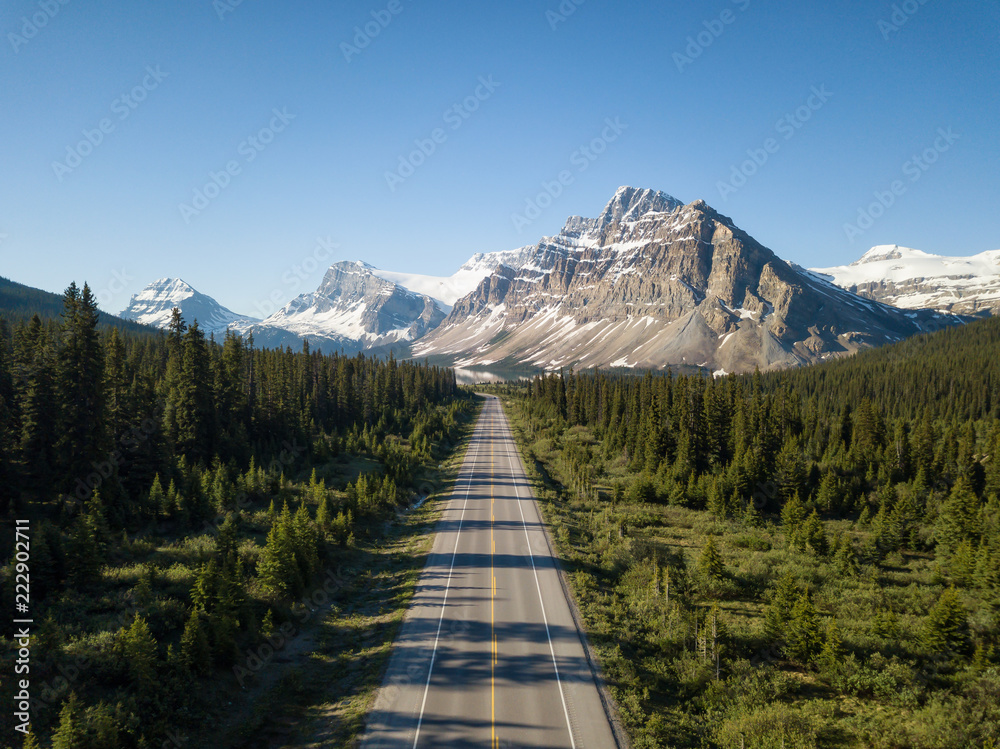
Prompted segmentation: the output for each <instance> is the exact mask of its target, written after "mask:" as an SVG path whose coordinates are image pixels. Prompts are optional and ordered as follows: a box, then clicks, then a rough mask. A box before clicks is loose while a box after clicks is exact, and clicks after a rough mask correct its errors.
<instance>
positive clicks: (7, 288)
mask: <svg viewBox="0 0 1000 749" xmlns="http://www.w3.org/2000/svg"><path fill="white" fill-rule="evenodd" d="M62 311H63V298H62V295H61V294H53V293H52V292H50V291H43V290H42V289H36V288H34V287H32V286H25V285H24V284H20V283H17V282H16V281H11V280H10V279H8V278H3V277H0V317H4V318H7V319H8V320H22V319H29V318H31V316H32V315H36V314H37V315H38V316H39V317H41V318H43V319H44V318H53V317H59V316H60V315H61V314H62ZM97 324H98V325H99V326H100V327H102V328H106V327H111V326H114V327H118V328H121V329H122V330H127V331H130V332H133V333H152V332H154V329H153V328H150V327H147V326H145V325H140V324H138V323H135V322H131V321H126V320H122V319H121V318H119V317H115V316H114V315H109V314H108V313H107V312H98V322H97Z"/></svg>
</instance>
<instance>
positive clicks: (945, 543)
mask: <svg viewBox="0 0 1000 749" xmlns="http://www.w3.org/2000/svg"><path fill="white" fill-rule="evenodd" d="M978 517H979V501H978V500H977V499H976V495H975V493H974V492H973V491H972V486H971V485H970V484H969V480H968V479H967V478H966V477H964V476H963V477H961V478H959V480H958V481H957V482H956V483H955V486H953V487H952V489H951V493H950V494H949V495H948V500H947V501H946V502H945V503H944V506H943V507H942V508H941V514H940V515H939V516H938V521H937V526H936V527H935V537H936V539H937V542H938V546H939V547H940V549H941V552H942V553H943V554H944V555H946V556H948V555H951V554H953V553H954V552H955V550H956V549H957V548H958V547H959V545H960V544H961V543H962V541H964V540H966V539H970V538H972V537H973V534H974V533H975V523H976V521H977V520H978Z"/></svg>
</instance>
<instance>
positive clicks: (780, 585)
mask: <svg viewBox="0 0 1000 749" xmlns="http://www.w3.org/2000/svg"><path fill="white" fill-rule="evenodd" d="M797 597H798V586H797V585H796V584H795V578H793V577H792V576H791V575H789V574H786V575H785V576H783V577H782V578H780V579H779V580H778V582H777V584H776V585H775V586H774V588H772V589H771V591H770V599H771V600H770V602H769V603H768V605H767V607H766V608H765V609H764V634H765V636H766V637H767V638H768V640H770V641H771V642H778V643H780V642H784V641H785V623H786V622H787V621H788V617H789V615H790V613H791V611H792V606H793V605H794V604H795V600H796V598H797Z"/></svg>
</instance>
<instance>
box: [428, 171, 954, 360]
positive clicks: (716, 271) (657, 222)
mask: <svg viewBox="0 0 1000 749" xmlns="http://www.w3.org/2000/svg"><path fill="white" fill-rule="evenodd" d="M951 322H955V321H954V320H948V319H947V317H946V316H940V315H935V314H934V313H912V312H911V313H903V312H902V311H900V310H895V309H892V308H890V307H886V306H884V305H880V304H876V303H874V302H871V301H868V300H865V299H860V298H859V297H857V296H855V295H854V294H850V293H848V292H846V291H843V290H842V289H839V288H837V287H836V286H834V285H833V284H830V283H827V282H826V281H825V280H823V279H821V278H819V277H818V276H816V275H814V274H811V273H808V272H806V271H803V270H802V269H798V268H795V267H793V266H791V265H789V264H788V263H787V262H785V261H784V260H782V259H781V258H780V257H778V256H777V255H775V254H774V253H773V252H772V251H771V250H769V249H768V248H766V247H764V246H763V245H761V244H760V243H759V242H757V241H756V240H754V239H753V237H751V236H750V235H749V234H747V233H746V232H745V231H743V230H741V229H739V228H738V227H736V226H735V225H734V224H733V222H732V221H731V220H730V219H728V218H727V217H725V216H722V215H720V214H718V213H717V212H716V211H715V210H713V209H712V208H711V207H710V206H709V205H707V204H706V203H705V202H704V201H701V200H696V201H694V202H692V203H690V204H688V205H683V204H682V203H681V202H680V201H678V200H676V199H675V198H673V197H671V196H669V195H667V194H666V193H663V192H659V191H655V190H642V189H637V188H632V187H622V188H619V189H618V191H617V192H616V193H615V195H614V196H613V197H612V199H611V201H610V202H609V203H608V204H607V205H606V206H605V208H604V210H603V211H602V212H601V214H600V216H599V217H598V218H596V219H587V218H581V217H570V219H569V220H568V221H567V222H566V226H565V227H564V229H563V231H562V232H561V233H560V234H559V235H557V236H555V237H546V238H543V239H542V240H541V241H540V242H539V243H538V244H537V245H536V246H535V247H534V248H533V250H532V253H531V255H530V257H528V258H527V259H525V261H524V262H522V264H521V266H520V267H519V268H517V269H512V268H508V267H505V266H499V267H498V268H497V269H496V270H495V271H494V272H493V274H492V275H491V276H489V277H487V278H486V279H484V280H483V281H482V282H481V283H480V284H479V286H478V288H477V289H476V290H475V291H474V292H472V293H471V294H469V295H467V296H466V297H463V298H462V299H460V300H458V301H457V302H456V304H455V306H454V308H453V309H452V311H451V314H450V315H449V316H448V317H447V318H446V319H445V320H444V322H443V323H442V324H441V326H439V327H438V328H437V329H435V330H434V331H432V332H431V333H430V334H429V335H428V336H427V337H425V338H423V339H422V340H420V341H418V342H417V343H416V345H415V353H416V354H417V355H419V356H424V355H431V354H440V355H446V356H451V357H454V359H455V361H456V362H458V363H459V364H460V365H475V364H482V365H485V364H490V363H493V362H496V361H505V362H510V363H518V364H520V363H523V364H532V365H535V366H540V367H543V368H546V369H553V368H558V367H562V366H579V367H601V366H612V367H656V368H664V367H667V366H669V365H671V364H678V365H680V364H688V365H692V366H698V367H706V368H709V369H711V371H726V372H735V371H752V370H753V368H754V367H756V366H759V367H760V368H761V369H774V368H781V367H788V366H796V365H799V364H803V363H807V362H811V361H816V360H819V359H823V358H826V357H829V356H841V355H845V354H848V353H851V352H853V351H856V350H858V349H859V348H863V347H865V346H871V345H878V344H881V343H886V342H889V341H893V340H898V339H899V338H902V337H905V336H907V335H912V334H914V333H917V332H920V331H922V330H929V329H933V328H934V327H935V326H940V325H944V324H950V323H951Z"/></svg>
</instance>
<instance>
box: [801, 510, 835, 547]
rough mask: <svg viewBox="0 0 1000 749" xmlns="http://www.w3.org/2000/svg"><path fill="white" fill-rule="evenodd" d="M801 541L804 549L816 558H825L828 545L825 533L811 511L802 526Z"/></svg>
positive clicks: (815, 515) (821, 523)
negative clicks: (803, 543)
mask: <svg viewBox="0 0 1000 749" xmlns="http://www.w3.org/2000/svg"><path fill="white" fill-rule="evenodd" d="M802 539H803V541H804V542H805V545H806V548H808V549H809V550H810V551H812V553H813V554H816V555H817V556H826V553H827V551H829V543H828V542H827V539H826V532H825V531H824V530H823V522H822V521H821V520H820V519H819V515H817V514H816V511H815V510H813V511H812V513H811V514H810V515H809V517H808V519H807V520H806V521H805V523H803V525H802Z"/></svg>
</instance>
